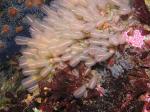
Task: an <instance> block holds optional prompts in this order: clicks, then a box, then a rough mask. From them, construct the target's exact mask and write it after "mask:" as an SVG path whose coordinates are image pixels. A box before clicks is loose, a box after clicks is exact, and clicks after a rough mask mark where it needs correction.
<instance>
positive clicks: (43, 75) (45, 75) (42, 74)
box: [40, 66, 52, 77]
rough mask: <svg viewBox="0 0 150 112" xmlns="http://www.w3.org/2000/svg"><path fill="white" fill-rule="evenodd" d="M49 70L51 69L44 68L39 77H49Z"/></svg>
mask: <svg viewBox="0 0 150 112" xmlns="http://www.w3.org/2000/svg"><path fill="white" fill-rule="evenodd" d="M51 70H52V67H49V66H48V67H46V68H44V69H43V70H42V71H41V72H40V75H41V76H42V77H47V76H48V75H49V73H50V72H51Z"/></svg>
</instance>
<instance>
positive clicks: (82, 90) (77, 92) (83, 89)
mask: <svg viewBox="0 0 150 112" xmlns="http://www.w3.org/2000/svg"><path fill="white" fill-rule="evenodd" d="M85 92H86V85H83V86H81V87H79V88H78V89H77V90H75V91H74V92H73V95H74V97H75V98H81V97H82V96H83V95H84V93H85Z"/></svg>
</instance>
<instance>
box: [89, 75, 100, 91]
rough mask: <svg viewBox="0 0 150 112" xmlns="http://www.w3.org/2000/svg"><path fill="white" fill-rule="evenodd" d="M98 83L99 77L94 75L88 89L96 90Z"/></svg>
mask: <svg viewBox="0 0 150 112" xmlns="http://www.w3.org/2000/svg"><path fill="white" fill-rule="evenodd" d="M97 81H98V76H97V75H94V76H93V77H92V79H91V80H90V81H89V83H88V88H89V89H94V88H95V87H96V84H97Z"/></svg>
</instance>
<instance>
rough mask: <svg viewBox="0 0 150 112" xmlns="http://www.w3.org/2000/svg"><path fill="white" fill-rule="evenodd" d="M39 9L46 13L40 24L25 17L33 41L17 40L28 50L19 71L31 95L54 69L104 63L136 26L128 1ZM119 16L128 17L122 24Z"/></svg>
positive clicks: (85, 1)
mask: <svg viewBox="0 0 150 112" xmlns="http://www.w3.org/2000/svg"><path fill="white" fill-rule="evenodd" d="M42 9H43V11H44V12H46V13H47V17H45V19H44V20H43V21H39V20H35V19H34V18H32V17H28V20H29V22H30V24H31V26H32V28H31V34H32V38H22V37H18V38H17V39H16V42H17V44H19V45H26V46H27V48H25V49H24V50H23V51H22V54H23V56H22V57H21V58H20V67H21V68H22V69H23V74H24V75H26V76H28V78H26V79H24V80H23V85H24V86H25V87H27V88H29V90H30V91H34V90H36V89H38V85H37V83H38V82H39V81H40V80H43V79H47V80H49V81H51V80H52V77H51V76H52V75H53V74H55V72H56V68H62V69H63V67H64V66H66V65H69V66H71V67H74V68H75V67H76V66H78V64H79V63H80V62H84V64H85V65H86V67H87V68H89V70H90V69H91V66H93V65H94V64H95V63H100V62H102V61H105V60H107V59H108V58H110V57H111V56H112V55H113V54H114V53H115V47H116V46H118V45H120V44H124V43H125V38H123V32H124V31H126V29H127V28H128V26H129V25H130V24H132V25H134V24H138V21H136V20H135V18H133V17H132V15H130V13H131V11H132V9H131V8H130V5H129V0H54V1H53V2H52V3H51V6H50V7H47V6H43V7H42ZM122 15H129V17H128V19H127V20H126V21H124V20H122V19H121V16H122ZM76 72H78V71H76ZM92 73H93V76H95V75H97V73H96V74H95V72H92ZM94 81H95V80H94Z"/></svg>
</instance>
